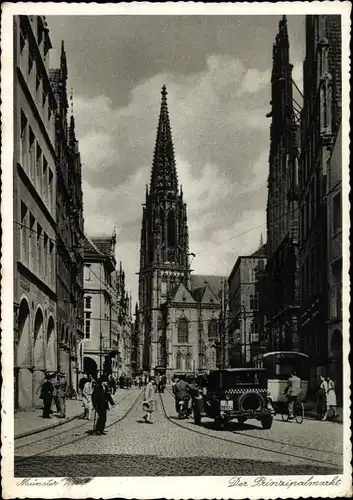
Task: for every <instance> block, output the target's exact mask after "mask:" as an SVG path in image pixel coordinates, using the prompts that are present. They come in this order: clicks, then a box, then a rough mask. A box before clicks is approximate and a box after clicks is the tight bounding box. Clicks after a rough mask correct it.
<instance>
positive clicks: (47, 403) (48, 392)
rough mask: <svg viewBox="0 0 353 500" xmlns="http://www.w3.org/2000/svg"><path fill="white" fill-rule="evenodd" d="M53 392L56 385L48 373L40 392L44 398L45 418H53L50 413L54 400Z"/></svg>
mask: <svg viewBox="0 0 353 500" xmlns="http://www.w3.org/2000/svg"><path fill="white" fill-rule="evenodd" d="M53 392H54V387H53V384H52V383H51V381H50V376H49V375H48V374H47V375H46V377H45V382H44V383H43V385H42V389H41V393H40V398H41V399H42V400H43V415H42V417H43V418H51V416H50V413H51V404H52V400H53Z"/></svg>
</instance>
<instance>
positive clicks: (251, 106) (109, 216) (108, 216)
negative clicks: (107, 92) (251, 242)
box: [75, 54, 269, 297]
mask: <svg viewBox="0 0 353 500" xmlns="http://www.w3.org/2000/svg"><path fill="white" fill-rule="evenodd" d="M256 74H257V73H256V71H255V70H247V69H246V68H245V66H244V64H243V63H242V61H240V60H239V59H237V58H235V57H232V56H229V55H217V54H212V55H210V56H209V57H208V58H207V65H206V69H204V70H203V71H200V72H198V73H194V74H189V75H180V74H173V73H164V74H157V75H154V76H153V77H152V78H150V79H147V80H145V81H143V82H140V83H138V84H137V85H136V86H135V87H134V88H132V89H131V92H130V101H129V103H128V104H127V105H126V106H123V107H118V108H114V106H113V102H112V101H111V99H110V98H109V97H108V96H104V95H99V96H95V97H94V98H92V99H87V98H84V97H83V96H76V97H75V118H76V128H77V135H78V139H79V145H80V151H81V157H82V162H83V178H84V187H83V191H84V214H85V231H86V232H87V233H88V234H89V235H96V234H102V233H106V234H111V233H112V231H113V227H114V226H116V227H117V233H118V238H117V239H118V243H117V257H118V258H119V259H120V258H121V260H122V261H123V265H125V266H126V267H128V268H131V269H133V268H134V266H137V267H135V272H136V271H137V269H138V261H139V248H140V229H141V227H140V225H141V214H142V208H141V204H142V203H143V202H144V196H145V184H147V183H149V179H150V171H151V166H152V158H153V149H154V144H155V136H156V129H157V123H158V115H159V106H160V97H159V95H158V93H159V90H160V88H161V87H162V85H163V84H166V85H167V89H168V107H169V113H170V119H171V128H172V135H173V141H174V147H175V154H176V164H177V172H178V178H179V182H180V183H181V184H182V185H183V191H184V200H185V202H186V203H187V210H188V224H189V235H190V245H192V249H191V251H195V249H198V248H205V247H206V248H207V245H208V244H211V242H212V241H219V236H217V235H219V234H220V233H219V231H221V230H224V231H228V229H227V228H231V230H238V225H237V221H240V222H239V224H240V227H242V224H243V223H244V222H243V213H246V214H248V217H250V215H249V214H250V213H251V212H252V211H254V213H258V211H259V210H261V209H263V208H264V196H258V195H255V193H257V192H258V191H259V190H261V188H263V189H265V187H266V169H267V158H266V156H267V147H268V130H269V123H268V119H266V116H265V115H266V112H267V111H268V108H267V107H266V101H267V96H266V94H264V95H263V96H262V97H259V98H258V99H256V100H255V99H254V98H253V94H254V93H255V92H256V89H255V84H253V85H252V87H250V84H249V85H248V91H247V92H244V90H243V88H242V82H244V78H246V79H248V80H249V81H250V79H253V78H255V77H256ZM247 75H248V76H247ZM260 80H261V79H260ZM264 81H265V76H263V77H262V80H261V81H260V83H259V84H258V86H257V89H260V87H261V88H262V89H263V87H262V85H263V84H264ZM243 85H244V83H243ZM249 90H251V92H249ZM256 220H258V219H256ZM246 225H247V227H248V228H249V220H248V223H247V224H246ZM258 239H259V238H258ZM211 246H212V245H211ZM245 247H246V246H245ZM245 247H244V246H243V248H245ZM224 248H225V249H226V250H224V249H223V247H222V249H220V248H218V250H215V251H214V252H213V251H210V252H211V253H209V254H208V257H209V258H210V259H211V260H209V261H207V259H205V258H203V257H201V258H200V260H198V262H199V263H200V264H197V266H198V269H200V271H201V269H202V266H205V267H204V270H203V272H204V273H205V272H208V273H210V272H216V271H217V269H219V268H220V269H225V267H224V266H223V267H222V265H221V262H226V263H227V264H226V266H228V268H229V269H228V272H229V271H230V270H231V268H232V265H233V263H232V259H234V252H233V250H232V248H233V247H231V246H229V245H228V246H227V245H226V246H225V247H224ZM241 248H242V246H240V247H239V250H240V251H241ZM227 249H228V250H227ZM218 254H219V255H220V256H218V257H217V255H218ZM119 256H120V257H119ZM219 259H221V261H220V260H219ZM224 272H225V271H224ZM127 282H128V286H129V287H130V288H132V289H133V294H134V296H135V297H136V291H137V280H136V276H135V274H134V273H132V274H129V275H128V274H127Z"/></svg>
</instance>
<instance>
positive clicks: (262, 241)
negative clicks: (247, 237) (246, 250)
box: [259, 233, 264, 248]
mask: <svg viewBox="0 0 353 500" xmlns="http://www.w3.org/2000/svg"><path fill="white" fill-rule="evenodd" d="M263 246H264V240H263V237H262V233H261V236H260V246H259V248H262V247H263Z"/></svg>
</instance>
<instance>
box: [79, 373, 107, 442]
mask: <svg viewBox="0 0 353 500" xmlns="http://www.w3.org/2000/svg"><path fill="white" fill-rule="evenodd" d="M79 389H80V393H81V396H82V403H83V407H84V416H83V418H85V419H87V420H91V419H92V412H93V410H94V411H95V415H97V421H96V422H95V427H94V431H93V432H94V433H95V434H97V435H103V434H106V433H105V430H104V429H105V424H106V422H107V412H108V410H109V409H110V408H111V407H113V406H115V402H114V400H113V397H112V394H113V395H114V394H115V392H116V384H115V380H114V378H113V377H112V375H108V376H102V377H99V378H98V379H97V380H96V379H94V378H93V377H92V376H91V375H86V374H85V375H84V376H83V377H82V378H81V380H80V382H79Z"/></svg>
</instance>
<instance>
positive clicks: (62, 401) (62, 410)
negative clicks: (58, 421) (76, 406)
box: [56, 372, 67, 418]
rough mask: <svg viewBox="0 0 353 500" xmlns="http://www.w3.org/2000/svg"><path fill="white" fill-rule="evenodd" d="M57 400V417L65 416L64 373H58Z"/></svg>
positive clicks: (65, 391) (65, 389) (65, 388)
mask: <svg viewBox="0 0 353 500" xmlns="http://www.w3.org/2000/svg"><path fill="white" fill-rule="evenodd" d="M56 394H57V401H58V404H59V418H66V398H67V381H66V377H65V373H63V372H59V373H58V381H57V383H56Z"/></svg>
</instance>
